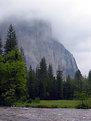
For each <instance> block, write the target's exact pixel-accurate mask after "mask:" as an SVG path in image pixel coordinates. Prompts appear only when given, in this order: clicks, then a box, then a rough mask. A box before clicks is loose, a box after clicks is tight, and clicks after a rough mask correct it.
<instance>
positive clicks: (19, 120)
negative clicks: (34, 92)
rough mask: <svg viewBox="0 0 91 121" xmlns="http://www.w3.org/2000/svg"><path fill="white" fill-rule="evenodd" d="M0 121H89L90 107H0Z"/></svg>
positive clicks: (90, 120) (90, 118)
mask: <svg viewBox="0 0 91 121" xmlns="http://www.w3.org/2000/svg"><path fill="white" fill-rule="evenodd" d="M0 121H91V109H85V110H83V109H45V108H42V109H41V108H22V107H8V108H6V107H0Z"/></svg>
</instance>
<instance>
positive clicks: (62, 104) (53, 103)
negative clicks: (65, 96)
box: [13, 100, 80, 108]
mask: <svg viewBox="0 0 91 121" xmlns="http://www.w3.org/2000/svg"><path fill="white" fill-rule="evenodd" d="M78 104H80V101H79V100H41V101H40V103H35V102H32V103H26V102H16V103H14V104H13V106H16V107H41V108H43V107H45V108H75V107H76V106H77V105H78Z"/></svg>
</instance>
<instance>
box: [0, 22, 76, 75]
mask: <svg viewBox="0 0 91 121" xmlns="http://www.w3.org/2000/svg"><path fill="white" fill-rule="evenodd" d="M11 23H12V24H13V26H14V29H15V31H16V35H17V40H18V46H19V48H21V47H23V49H24V54H25V57H26V65H27V68H28V69H29V66H30V64H31V65H32V67H33V68H34V69H35V68H36V66H37V65H38V64H39V62H40V60H41V58H42V57H45V58H46V62H47V64H49V63H50V64H52V66H53V69H54V70H53V71H54V74H56V70H57V68H58V65H60V66H61V69H62V70H63V72H64V75H68V74H69V75H70V76H71V77H73V76H74V73H75V72H76V70H77V69H78V67H77V64H76V61H75V59H74V57H73V55H72V54H71V53H70V52H69V51H68V50H67V49H65V47H64V46H63V45H62V44H61V43H59V42H58V41H57V40H56V39H53V37H52V30H51V25H50V24H49V23H48V22H45V21H43V20H31V21H22V20H19V21H18V20H13V21H9V20H8V22H6V21H3V22H2V23H0V34H1V35H2V36H1V38H2V40H3V42H5V37H6V34H7V29H8V26H9V24H11Z"/></svg>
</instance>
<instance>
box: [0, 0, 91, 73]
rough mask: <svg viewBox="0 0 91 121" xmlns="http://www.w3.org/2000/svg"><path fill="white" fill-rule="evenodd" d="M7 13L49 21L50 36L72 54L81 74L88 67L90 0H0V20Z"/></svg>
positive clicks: (89, 59) (89, 60)
mask: <svg viewBox="0 0 91 121" xmlns="http://www.w3.org/2000/svg"><path fill="white" fill-rule="evenodd" d="M10 15H12V16H14V15H16V16H19V17H20V18H22V19H23V18H27V19H30V18H42V19H45V20H49V21H50V22H51V23H52V28H53V35H54V37H56V38H57V39H58V41H59V42H61V43H63V44H64V46H65V47H66V48H67V49H68V50H70V51H71V53H72V54H73V55H74V56H75V58H76V61H77V64H78V66H79V68H80V69H81V71H82V72H83V74H87V72H88V71H89V70H90V67H91V64H90V63H91V52H90V51H91V26H90V25H91V1H90V0H0V21H2V20H4V18H5V17H6V18H7V16H10Z"/></svg>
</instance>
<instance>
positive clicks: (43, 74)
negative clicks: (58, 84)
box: [39, 57, 48, 99]
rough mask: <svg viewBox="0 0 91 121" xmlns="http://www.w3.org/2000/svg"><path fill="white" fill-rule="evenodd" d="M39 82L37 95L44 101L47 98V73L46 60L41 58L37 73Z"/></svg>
mask: <svg viewBox="0 0 91 121" xmlns="http://www.w3.org/2000/svg"><path fill="white" fill-rule="evenodd" d="M39 75H40V76H39V80H40V89H39V94H40V98H41V99H46V96H47V90H46V89H47V82H48V73H47V65H46V60H45V58H44V57H43V58H42V59H41V61H40V72H39Z"/></svg>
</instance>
